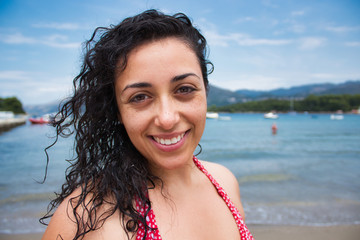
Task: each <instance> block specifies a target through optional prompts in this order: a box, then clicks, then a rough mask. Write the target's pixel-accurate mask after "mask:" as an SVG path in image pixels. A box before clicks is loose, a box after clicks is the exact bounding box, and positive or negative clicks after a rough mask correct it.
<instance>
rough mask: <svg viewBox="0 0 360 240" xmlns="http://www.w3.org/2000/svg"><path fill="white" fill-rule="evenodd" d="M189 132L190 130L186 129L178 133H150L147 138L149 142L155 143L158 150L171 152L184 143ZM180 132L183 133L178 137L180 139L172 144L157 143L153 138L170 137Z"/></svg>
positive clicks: (178, 134) (176, 135)
mask: <svg viewBox="0 0 360 240" xmlns="http://www.w3.org/2000/svg"><path fill="white" fill-rule="evenodd" d="M189 132H190V130H187V131H185V132H180V133H171V134H159V135H152V136H150V137H149V138H150V140H151V142H152V143H153V144H154V145H155V147H156V148H158V149H159V150H160V151H164V152H172V151H176V150H177V149H179V148H181V146H182V145H184V143H185V141H186V138H187V136H188V133H189ZM182 134H184V136H183V137H182V138H181V139H180V141H178V142H177V143H174V144H170V145H165V144H161V143H158V142H157V141H155V139H154V138H155V137H156V138H162V139H172V138H174V137H178V136H180V135H182Z"/></svg>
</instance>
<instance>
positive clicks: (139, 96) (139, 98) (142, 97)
mask: <svg viewBox="0 0 360 240" xmlns="http://www.w3.org/2000/svg"><path fill="white" fill-rule="evenodd" d="M148 98H149V97H148V96H147V95H146V94H137V95H135V96H134V97H132V98H131V99H130V101H129V102H132V103H141V102H144V101H145V100H146V99H148Z"/></svg>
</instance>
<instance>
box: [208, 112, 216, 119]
mask: <svg viewBox="0 0 360 240" xmlns="http://www.w3.org/2000/svg"><path fill="white" fill-rule="evenodd" d="M206 118H209V119H218V118H219V114H218V113H217V112H207V113H206Z"/></svg>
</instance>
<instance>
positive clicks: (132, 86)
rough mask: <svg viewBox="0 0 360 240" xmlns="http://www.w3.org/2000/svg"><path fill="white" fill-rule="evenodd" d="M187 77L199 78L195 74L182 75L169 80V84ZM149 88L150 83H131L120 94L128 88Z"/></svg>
mask: <svg viewBox="0 0 360 240" xmlns="http://www.w3.org/2000/svg"><path fill="white" fill-rule="evenodd" d="M189 76H194V77H197V78H199V79H200V77H199V76H198V75H196V74H195V73H184V74H181V75H178V76H175V77H174V78H173V79H171V82H172V83H174V82H177V81H181V80H184V79H185V78H187V77H189ZM149 87H152V85H151V83H147V82H139V83H133V84H129V85H126V87H125V88H124V90H122V93H123V92H124V91H125V90H126V89H128V88H149Z"/></svg>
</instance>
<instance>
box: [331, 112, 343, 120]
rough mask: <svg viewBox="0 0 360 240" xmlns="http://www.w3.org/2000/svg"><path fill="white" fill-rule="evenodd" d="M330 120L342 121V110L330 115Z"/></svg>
mask: <svg viewBox="0 0 360 240" xmlns="http://www.w3.org/2000/svg"><path fill="white" fill-rule="evenodd" d="M330 119H331V120H343V119H344V115H343V111H342V110H337V111H336V113H335V114H331V115H330Z"/></svg>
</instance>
